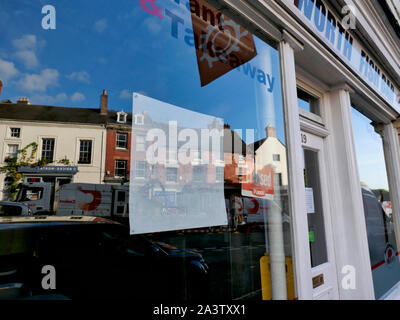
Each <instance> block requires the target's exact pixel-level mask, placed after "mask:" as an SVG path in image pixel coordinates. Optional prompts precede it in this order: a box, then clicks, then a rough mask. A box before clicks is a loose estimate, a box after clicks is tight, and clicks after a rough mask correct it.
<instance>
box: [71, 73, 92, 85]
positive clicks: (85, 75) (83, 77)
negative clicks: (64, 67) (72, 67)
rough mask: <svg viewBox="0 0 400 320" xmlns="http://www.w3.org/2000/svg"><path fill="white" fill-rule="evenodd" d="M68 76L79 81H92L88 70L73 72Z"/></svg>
mask: <svg viewBox="0 0 400 320" xmlns="http://www.w3.org/2000/svg"><path fill="white" fill-rule="evenodd" d="M67 78H68V79H70V80H76V81H79V82H84V83H90V75H89V73H87V72H86V71H78V72H72V73H71V74H70V75H68V76H67Z"/></svg>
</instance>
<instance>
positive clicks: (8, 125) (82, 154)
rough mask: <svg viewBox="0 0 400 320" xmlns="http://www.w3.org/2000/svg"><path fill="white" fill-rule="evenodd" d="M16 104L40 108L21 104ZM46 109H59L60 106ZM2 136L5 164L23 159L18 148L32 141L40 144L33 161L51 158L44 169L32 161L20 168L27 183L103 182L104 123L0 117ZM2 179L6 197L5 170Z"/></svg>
mask: <svg viewBox="0 0 400 320" xmlns="http://www.w3.org/2000/svg"><path fill="white" fill-rule="evenodd" d="M15 106H17V107H18V106H20V107H21V108H37V107H38V106H34V105H18V104H16V105H15ZM0 107H3V108H7V107H8V108H9V107H10V106H7V105H6V106H5V105H1V106H0ZM46 108H53V109H56V110H57V107H46ZM96 111H97V110H96ZM72 112H73V110H72ZM0 136H1V137H2V139H1V141H0V151H1V165H2V166H5V165H6V162H5V159H6V158H9V157H11V158H13V157H15V156H17V157H18V159H19V160H21V159H22V156H23V155H22V153H21V152H19V153H18V152H17V151H18V150H22V149H24V148H25V147H27V146H29V145H30V144H32V143H36V144H37V150H36V152H34V153H33V157H32V159H30V163H35V162H37V161H39V160H40V159H46V160H47V161H48V164H47V165H46V166H43V167H42V168H36V169H35V168H29V164H27V166H21V167H20V168H19V171H20V172H21V174H22V175H23V181H24V182H31V181H36V182H43V181H49V182H52V183H55V184H56V185H59V184H60V183H61V184H64V183H67V182H77V183H78V182H81V183H94V184H99V183H103V180H104V164H105V148H106V130H105V126H104V125H103V124H93V123H91V124H85V123H76V122H72V123H71V122H63V121H43V120H40V119H39V120H35V121H29V120H28V121H27V120H18V121H16V120H12V119H1V120H0ZM32 151H33V147H32V146H31V147H28V148H27V149H26V159H27V160H28V158H30V157H31V155H32ZM55 167H58V168H55ZM32 179H33V180H32ZM59 180H60V181H59ZM0 181H1V187H0V188H1V191H2V198H7V197H8V196H9V195H7V194H6V190H5V189H7V180H6V173H2V174H1V176H0Z"/></svg>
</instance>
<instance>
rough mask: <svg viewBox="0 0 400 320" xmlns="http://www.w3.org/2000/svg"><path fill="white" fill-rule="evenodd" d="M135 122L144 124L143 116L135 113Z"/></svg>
mask: <svg viewBox="0 0 400 320" xmlns="http://www.w3.org/2000/svg"><path fill="white" fill-rule="evenodd" d="M135 124H137V125H143V124H144V116H143V115H142V114H135Z"/></svg>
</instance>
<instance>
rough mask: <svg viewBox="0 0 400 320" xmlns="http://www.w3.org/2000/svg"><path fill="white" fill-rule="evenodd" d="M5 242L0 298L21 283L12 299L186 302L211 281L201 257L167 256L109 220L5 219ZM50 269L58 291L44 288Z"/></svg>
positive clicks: (0, 224) (1, 231) (0, 237)
mask: <svg viewBox="0 0 400 320" xmlns="http://www.w3.org/2000/svg"><path fill="white" fill-rule="evenodd" d="M74 218H75V219H74ZM0 243H1V245H0V298H7V296H6V295H5V297H4V295H3V297H2V295H1V292H2V290H1V286H3V287H4V286H7V285H10V284H16V285H17V287H19V289H18V290H17V291H18V292H19V296H15V290H14V291H12V290H9V292H10V294H11V292H13V293H12V294H11V296H10V298H24V297H25V298H27V297H35V296H43V295H47V297H48V296H49V294H51V295H56V297H60V296H64V297H67V298H69V299H130V300H131V299H132V301H134V300H147V299H149V300H157V299H162V300H163V301H169V300H171V301H184V300H190V299H192V298H199V296H201V295H202V290H203V289H202V288H204V286H205V285H206V283H207V268H208V267H207V265H206V263H205V262H204V260H203V258H202V256H201V255H200V254H199V253H195V252H192V251H191V252H185V250H179V254H177V252H176V251H174V252H168V251H167V250H164V249H163V248H162V247H161V246H159V245H157V244H156V243H153V242H152V241H150V240H149V239H148V238H146V237H144V236H132V235H129V229H128V228H127V227H126V226H124V225H121V224H119V223H115V222H111V221H107V220H105V219H99V218H93V217H82V218H81V219H80V220H79V219H78V218H77V217H66V218H65V219H64V220H63V219H62V218H61V217H29V218H25V219H22V218H21V219H17V218H14V219H8V220H7V219H4V220H3V221H1V220H0ZM47 265H50V266H53V267H54V269H55V274H56V277H55V279H56V288H55V289H44V288H43V285H42V281H44V280H43V279H44V277H45V276H46V273H42V270H43V267H44V266H47ZM14 289H15V288H14ZM3 292H4V290H3ZM13 295H14V296H13Z"/></svg>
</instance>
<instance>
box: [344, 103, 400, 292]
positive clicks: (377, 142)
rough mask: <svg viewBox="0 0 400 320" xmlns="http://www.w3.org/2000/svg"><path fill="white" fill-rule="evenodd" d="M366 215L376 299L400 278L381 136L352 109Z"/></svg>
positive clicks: (365, 119)
mask: <svg viewBox="0 0 400 320" xmlns="http://www.w3.org/2000/svg"><path fill="white" fill-rule="evenodd" d="M352 120H353V127H354V138H355V145H356V151H357V160H358V168H359V172H360V179H361V188H362V198H363V204H364V215H365V221H366V227H367V236H368V246H369V254H370V259H371V269H372V276H373V281H374V289H375V296H376V298H377V299H378V298H381V297H382V296H383V294H384V293H386V292H388V291H389V290H390V289H391V288H392V287H393V286H394V285H395V284H396V283H397V282H398V281H399V279H400V263H399V259H398V249H397V243H396V236H395V230H394V223H393V217H392V210H391V200H390V193H389V185H388V178H387V173H386V165H385V157H384V152H383V144H382V137H381V136H380V134H379V133H377V132H376V131H375V128H374V126H373V123H372V122H371V120H370V119H368V118H367V117H365V116H364V115H362V114H361V113H360V112H358V111H357V110H356V109H354V108H353V109H352Z"/></svg>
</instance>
